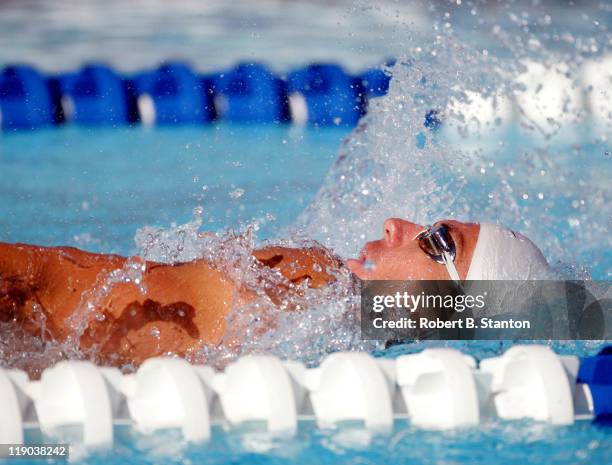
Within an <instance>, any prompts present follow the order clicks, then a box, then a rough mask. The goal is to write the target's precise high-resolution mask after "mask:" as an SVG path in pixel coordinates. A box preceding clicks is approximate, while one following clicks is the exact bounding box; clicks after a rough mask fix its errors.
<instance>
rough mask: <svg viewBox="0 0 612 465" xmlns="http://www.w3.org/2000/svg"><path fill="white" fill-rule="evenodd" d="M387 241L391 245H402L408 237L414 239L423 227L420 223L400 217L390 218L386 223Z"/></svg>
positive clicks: (384, 226)
mask: <svg viewBox="0 0 612 465" xmlns="http://www.w3.org/2000/svg"><path fill="white" fill-rule="evenodd" d="M383 228H384V234H385V242H386V243H387V244H388V245H390V246H396V245H400V244H401V243H402V242H403V241H404V240H406V239H412V238H413V237H414V236H415V235H416V234H418V233H419V232H420V231H421V230H422V229H423V228H422V227H421V226H419V225H418V224H415V223H411V222H410V221H406V220H402V219H400V218H389V219H388V220H386V221H385V223H384V225H383Z"/></svg>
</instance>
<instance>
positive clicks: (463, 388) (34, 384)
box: [0, 345, 612, 449]
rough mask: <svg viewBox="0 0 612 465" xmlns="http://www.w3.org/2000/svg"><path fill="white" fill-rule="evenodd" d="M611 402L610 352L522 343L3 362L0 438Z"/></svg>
mask: <svg viewBox="0 0 612 465" xmlns="http://www.w3.org/2000/svg"><path fill="white" fill-rule="evenodd" d="M610 398H612V347H609V348H607V349H604V350H602V351H601V352H600V354H598V355H597V356H595V357H588V358H585V359H582V360H579V359H578V358H577V357H574V356H559V355H557V354H555V353H554V352H553V351H552V350H551V349H550V348H548V347H546V346H538V345H517V346H513V347H512V348H510V349H508V350H507V351H506V352H505V353H504V354H502V355H500V356H499V357H493V358H489V359H485V360H482V361H481V362H480V366H477V363H476V361H475V360H474V359H473V358H472V357H470V356H468V355H465V354H462V353H461V352H459V351H457V350H454V349H426V350H424V351H422V352H420V353H416V354H411V355H403V356H400V357H398V358H397V359H379V358H374V357H372V356H371V355H370V354H367V353H360V352H350V353H344V352H340V353H334V354H331V355H329V356H327V357H326V358H325V359H324V360H323V361H322V363H321V365H320V366H319V367H317V368H306V367H305V366H304V365H303V364H301V363H299V362H283V361H281V360H279V359H278V358H276V357H273V356H263V355H251V356H245V357H242V358H240V359H238V360H237V361H236V362H234V363H232V364H230V365H229V366H228V367H227V368H226V369H225V371H223V372H215V371H214V370H213V369H212V368H210V367H206V366H197V365H190V364H189V363H187V362H186V361H185V360H182V359H179V358H153V359H150V360H147V361H146V362H145V363H143V364H142V366H141V367H140V368H139V369H138V371H137V372H136V373H134V374H127V375H124V374H122V373H121V372H120V371H119V370H117V369H114V368H106V367H96V366H95V365H93V364H91V363H88V362H81V361H64V362H60V363H58V364H57V365H55V366H53V367H51V368H48V369H47V370H45V371H44V372H43V374H42V377H41V379H40V381H30V380H29V379H28V377H27V375H26V374H25V373H24V372H21V371H16V370H6V369H0V399H1V402H0V442H2V443H18V444H19V443H23V441H24V438H25V437H26V436H25V434H24V431H26V430H28V429H29V428H38V429H40V431H41V432H42V434H43V437H49V438H53V437H54V434H56V432H57V431H58V429H61V428H62V427H68V428H70V427H72V428H74V427H75V426H76V427H78V429H79V430H80V431H82V434H81V435H80V439H79V440H80V441H81V442H82V445H83V446H84V447H85V448H88V449H89V448H100V447H109V446H111V445H112V443H113V440H114V438H113V431H114V426H115V425H118V424H126V423H127V424H131V425H133V427H134V428H135V429H136V430H138V431H140V432H141V433H144V434H148V433H152V432H154V431H156V430H158V429H161V428H175V429H178V430H180V431H181V432H182V434H183V437H184V438H185V440H187V441H205V440H207V439H209V438H210V437H211V424H213V423H217V422H221V423H223V424H225V425H227V426H228V427H234V426H237V425H240V424H242V423H244V422H251V421H255V422H259V423H263V424H264V425H265V429H267V430H268V431H269V432H272V433H283V434H288V435H291V434H295V433H296V431H297V428H298V425H299V422H300V421H315V422H316V423H317V425H318V426H319V427H325V428H327V427H340V425H342V423H343V422H358V423H360V424H361V425H362V428H364V430H366V431H369V432H371V433H373V434H374V433H377V432H378V433H380V432H385V431H389V430H390V429H391V428H392V426H393V422H394V420H395V419H398V418H404V419H408V420H409V421H410V422H411V423H412V424H413V425H415V426H417V427H420V428H427V429H450V428H461V427H476V426H478V425H479V424H482V423H483V422H487V421H495V420H496V419H497V418H499V419H504V420H515V419H523V418H527V419H532V420H534V421H541V422H547V423H549V424H552V425H568V424H571V423H573V422H574V421H575V420H589V419H595V420H598V421H600V420H602V421H606V419H608V418H610V417H611V416H612V402H610ZM79 444H80V443H79Z"/></svg>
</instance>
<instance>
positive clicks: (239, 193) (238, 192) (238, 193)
mask: <svg viewBox="0 0 612 465" xmlns="http://www.w3.org/2000/svg"><path fill="white" fill-rule="evenodd" d="M244 192H245V191H244V189H241V188H238V189H235V190H233V191H232V192H230V194H229V196H230V197H231V198H232V199H234V200H236V199H239V198H240V197H242V196H243V195H244Z"/></svg>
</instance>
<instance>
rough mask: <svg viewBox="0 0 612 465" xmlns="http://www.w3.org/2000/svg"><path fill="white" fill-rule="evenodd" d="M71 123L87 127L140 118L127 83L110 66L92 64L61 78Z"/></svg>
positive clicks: (68, 117) (61, 89)
mask: <svg viewBox="0 0 612 465" xmlns="http://www.w3.org/2000/svg"><path fill="white" fill-rule="evenodd" d="M59 83H60V91H61V94H62V96H63V98H62V101H63V110H64V115H65V117H66V120H67V121H72V122H74V123H77V124H85V125H104V124H110V125H120V124H129V123H132V122H134V121H136V120H137V119H138V114H137V111H136V108H135V96H134V95H133V93H132V92H131V88H130V86H128V84H127V82H126V81H125V80H124V79H122V78H121V77H120V76H119V75H117V74H116V73H115V72H114V71H113V70H112V69H110V68H109V67H107V66H104V65H99V64H92V65H88V66H85V67H84V68H83V69H81V70H80V71H78V72H76V73H72V74H66V75H64V76H62V77H60V78H59Z"/></svg>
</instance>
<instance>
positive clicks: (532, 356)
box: [480, 345, 579, 425]
mask: <svg viewBox="0 0 612 465" xmlns="http://www.w3.org/2000/svg"><path fill="white" fill-rule="evenodd" d="M578 363H579V362H578V357H572V356H565V357H562V356H559V355H557V354H555V353H554V352H553V351H552V350H550V349H549V348H548V347H544V346H533V345H529V346H527V345H525V346H523V345H517V346H514V347H512V348H510V349H508V350H507V351H506V352H505V353H504V354H503V355H502V356H500V357H495V358H490V359H486V360H483V361H482V362H481V363H480V370H481V371H483V372H485V373H490V374H491V375H492V376H493V379H492V380H491V390H490V394H491V396H492V398H493V403H494V406H495V410H496V413H497V416H498V417H499V418H504V419H509V420H518V419H521V418H531V419H533V420H536V421H545V422H547V423H551V424H553V425H569V424H572V423H573V422H574V401H573V393H574V389H575V380H576V376H577V374H578Z"/></svg>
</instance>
